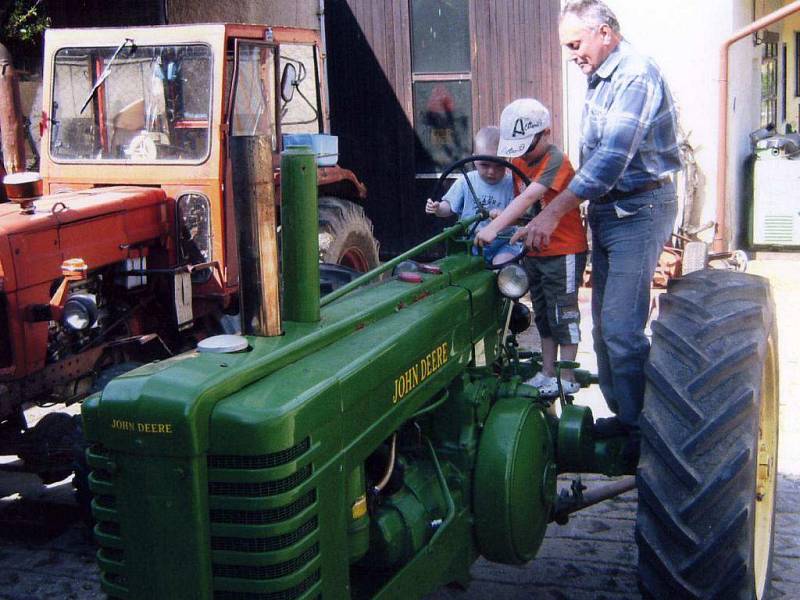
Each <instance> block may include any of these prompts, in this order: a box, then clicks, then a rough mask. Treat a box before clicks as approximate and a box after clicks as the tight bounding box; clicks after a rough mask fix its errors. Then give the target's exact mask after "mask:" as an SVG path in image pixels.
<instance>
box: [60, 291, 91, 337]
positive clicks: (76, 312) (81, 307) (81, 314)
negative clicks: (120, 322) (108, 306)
mask: <svg viewBox="0 0 800 600" xmlns="http://www.w3.org/2000/svg"><path fill="white" fill-rule="evenodd" d="M96 321H97V304H96V303H95V301H94V298H92V297H91V296H89V295H85V294H75V295H74V296H71V297H70V298H69V299H68V300H67V301H66V303H65V304H64V313H63V316H62V317H61V322H62V323H63V324H64V327H66V328H68V329H71V330H72V331H85V330H86V329H89V328H90V327H91V326H92V325H94V324H95V322H96Z"/></svg>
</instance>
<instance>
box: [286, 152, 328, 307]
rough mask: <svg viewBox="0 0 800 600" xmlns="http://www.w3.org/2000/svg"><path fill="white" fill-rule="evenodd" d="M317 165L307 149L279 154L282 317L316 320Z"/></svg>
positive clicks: (317, 275)
mask: <svg viewBox="0 0 800 600" xmlns="http://www.w3.org/2000/svg"><path fill="white" fill-rule="evenodd" d="M317 204H318V202H317V162H316V157H315V155H314V153H313V152H312V151H311V148H309V147H308V146H289V147H288V148H287V149H286V150H284V151H283V152H282V153H281V260H282V263H283V264H282V272H283V318H284V319H285V320H287V321H297V322H301V323H311V322H314V321H319V238H318V224H317V223H318V218H319V217H318V214H319V213H318V208H317Z"/></svg>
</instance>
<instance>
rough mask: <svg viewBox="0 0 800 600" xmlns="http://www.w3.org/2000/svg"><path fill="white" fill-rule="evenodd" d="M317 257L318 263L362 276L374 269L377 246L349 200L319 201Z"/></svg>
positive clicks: (360, 211) (360, 210)
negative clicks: (348, 270) (347, 269)
mask: <svg viewBox="0 0 800 600" xmlns="http://www.w3.org/2000/svg"><path fill="white" fill-rule="evenodd" d="M319 254H320V260H321V261H322V262H326V263H333V264H336V265H342V266H345V267H349V268H351V269H355V270H356V271H360V272H362V273H364V272H366V271H369V270H370V269H374V268H375V267H377V266H378V264H379V260H378V242H377V241H376V240H375V237H374V236H373V235H372V223H371V222H370V220H369V219H368V218H367V216H366V215H365V214H364V209H363V208H361V207H360V206H358V205H357V204H355V203H354V202H350V201H349V200H343V199H341V198H334V197H332V196H321V197H320V199H319Z"/></svg>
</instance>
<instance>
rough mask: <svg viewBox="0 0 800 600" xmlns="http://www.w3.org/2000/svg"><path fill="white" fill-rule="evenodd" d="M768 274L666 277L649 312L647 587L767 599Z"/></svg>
mask: <svg viewBox="0 0 800 600" xmlns="http://www.w3.org/2000/svg"><path fill="white" fill-rule="evenodd" d="M774 312H775V311H774V306H773V303H772V298H771V295H770V290H769V284H768V282H767V281H766V280H765V279H762V278H760V277H756V276H753V275H746V274H744V273H735V272H731V271H715V270H703V271H696V272H694V273H691V274H689V275H687V276H686V277H683V278H681V279H677V280H673V281H670V285H669V288H668V293H667V294H665V295H664V296H662V297H661V304H660V316H659V319H658V320H657V321H656V322H654V323H653V327H652V330H653V345H652V349H651V351H650V358H649V360H648V364H647V367H646V376H647V388H646V392H645V401H644V410H643V412H642V417H641V428H642V452H641V459H640V462H639V469H638V472H637V486H638V489H639V507H638V514H637V519H636V541H637V544H638V546H639V580H640V587H641V589H642V592H643V593H644V595H645V597H649V598H726V599H727V598H740V599H747V600H750V599H753V598H756V599H758V600H761V599H763V598H766V596H767V592H768V588H769V580H770V568H771V558H772V545H773V539H774V525H775V491H776V482H777V448H778V356H777V336H776V330H775V323H774Z"/></svg>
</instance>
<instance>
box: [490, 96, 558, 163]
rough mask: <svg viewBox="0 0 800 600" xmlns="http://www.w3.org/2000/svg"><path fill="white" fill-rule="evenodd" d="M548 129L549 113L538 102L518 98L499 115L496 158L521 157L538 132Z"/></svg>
mask: <svg viewBox="0 0 800 600" xmlns="http://www.w3.org/2000/svg"><path fill="white" fill-rule="evenodd" d="M548 127H550V111H549V110H547V109H546V108H545V107H544V105H543V104H542V103H541V102H539V101H538V100H534V99H533V98H520V99H519V100H514V101H513V102H512V103H511V104H509V105H508V106H506V107H505V108H504V109H503V114H502V115H500V145H499V146H498V148H497V155H498V156H507V157H509V158H516V157H517V156H522V155H523V154H525V151H526V150H527V149H528V147H529V146H530V145H531V142H532V141H533V138H534V137H535V136H536V134H537V133H539V132H540V131H544V130H545V129H547V128H548Z"/></svg>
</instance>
